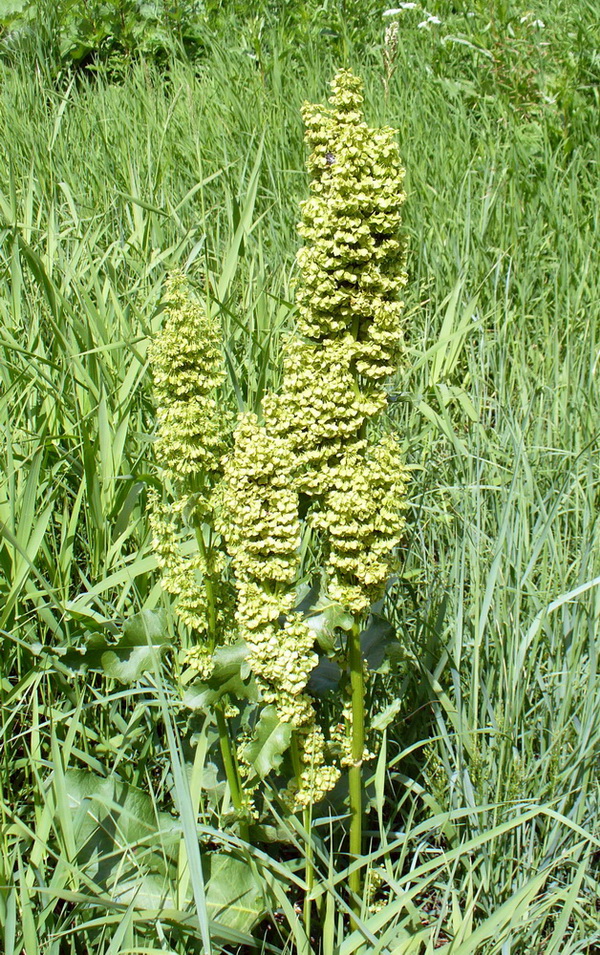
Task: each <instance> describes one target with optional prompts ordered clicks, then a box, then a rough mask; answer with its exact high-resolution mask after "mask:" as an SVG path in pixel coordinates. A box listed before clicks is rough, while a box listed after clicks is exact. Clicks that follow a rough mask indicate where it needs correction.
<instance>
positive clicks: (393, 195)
mask: <svg viewBox="0 0 600 955" xmlns="http://www.w3.org/2000/svg"><path fill="white" fill-rule="evenodd" d="M332 92H333V95H332V96H331V99H330V103H331V104H332V108H331V109H326V108H323V107H321V106H312V105H306V106H305V107H304V109H303V116H304V121H305V124H306V128H307V132H306V139H307V142H308V144H309V145H310V146H311V147H312V154H311V156H310V159H309V161H308V168H309V171H310V172H311V174H312V181H311V186H310V189H311V196H310V198H309V199H307V200H306V201H305V202H304V203H302V222H301V223H300V225H299V232H300V234H301V235H302V236H303V237H304V239H305V240H306V245H305V246H304V248H302V249H301V250H300V251H299V253H298V263H299V266H300V270H301V275H302V278H301V282H300V284H299V288H298V292H297V295H296V301H297V304H298V309H299V319H298V332H299V333H300V335H303V336H305V337H306V338H309V339H313V340H315V341H323V340H326V339H330V338H338V337H342V338H344V337H346V336H347V333H348V331H351V332H352V339H353V340H352V341H349V340H348V339H347V337H346V342H347V348H348V351H349V356H350V359H351V361H352V363H353V365H354V367H355V369H356V371H357V372H358V373H359V374H360V375H361V376H363V377H364V378H365V379H367V380H374V381H378V380H381V379H382V378H385V377H386V376H387V375H390V374H392V373H393V372H394V371H395V370H396V367H397V364H398V359H399V348H400V343H401V341H402V302H401V301H400V294H401V291H402V289H403V287H404V285H405V284H406V272H405V248H404V241H403V238H402V237H401V235H400V231H399V230H400V225H401V210H402V205H403V203H404V200H405V198H406V197H405V194H404V192H403V180H404V169H403V168H402V166H401V163H400V156H399V151H398V145H397V143H396V140H395V135H396V133H395V130H393V129H390V128H384V129H379V130H373V129H370V128H369V127H368V126H367V125H366V123H364V122H363V121H362V112H361V105H362V101H363V97H362V84H361V81H360V80H359V79H358V78H357V77H355V76H353V74H352V73H351V72H350V71H349V70H341V71H340V72H339V73H338V74H337V75H336V77H335V79H334V81H333V84H332Z"/></svg>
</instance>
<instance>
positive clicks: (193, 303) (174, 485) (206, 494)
mask: <svg viewBox="0 0 600 955" xmlns="http://www.w3.org/2000/svg"><path fill="white" fill-rule="evenodd" d="M164 316H165V317H164V321H163V326H162V329H161V332H160V334H159V335H158V336H157V338H156V340H155V341H154V342H153V343H152V345H151V348H150V364H151V368H152V372H153V378H154V392H155V396H156V399H157V419H158V436H157V441H156V455H157V458H158V461H159V463H160V464H161V466H162V471H163V477H164V479H165V484H166V485H167V486H170V489H171V490H173V491H174V493H175V501H174V502H172V503H171V504H169V505H166V504H163V503H161V502H160V501H159V499H158V496H157V495H156V494H151V495H150V500H149V504H150V520H151V527H152V532H153V549H154V553H155V555H156V558H157V563H158V565H159V567H160V569H161V572H162V583H163V587H164V589H165V590H166V591H167V593H169V594H171V595H172V596H174V597H175V598H176V604H175V610H176V612H177V614H178V616H179V618H180V619H181V621H182V623H184V624H185V625H186V626H187V627H189V628H190V629H191V630H193V631H194V633H195V638H196V640H197V641H198V644H197V646H196V647H195V648H194V649H193V652H192V654H191V656H190V660H189V663H190V665H192V666H193V667H194V668H195V669H196V670H197V671H198V672H199V673H201V675H203V676H207V675H208V673H209V672H210V668H211V666H212V664H211V663H210V656H211V654H212V651H213V649H214V645H215V642H216V640H217V637H218V640H219V642H227V641H228V640H229V639H230V638H231V633H232V626H233V607H232V594H231V588H230V587H229V585H228V583H227V582H226V579H225V569H226V568H225V555H224V554H223V552H222V551H220V550H219V548H218V546H216V545H215V541H214V539H213V537H212V535H211V534H210V533H209V535H208V537H209V540H210V541H211V543H210V546H206V545H205V544H204V531H203V528H202V522H203V521H205V520H207V519H210V518H211V517H212V510H213V496H214V489H215V486H216V485H218V482H219V480H220V477H221V474H222V466H221V458H222V456H223V454H224V452H225V450H226V449H227V447H228V444H229V435H230V433H231V430H232V426H233V421H232V419H231V416H230V415H228V413H227V412H226V411H224V410H223V409H222V406H221V405H220V403H219V402H218V401H217V398H216V391H217V389H218V387H219V386H220V385H221V384H222V382H223V381H224V378H225V372H224V367H223V356H222V352H221V341H222V335H221V329H220V327H219V324H218V322H217V321H216V320H215V319H214V318H213V317H212V316H211V315H210V314H209V313H208V312H207V311H206V309H204V308H203V306H202V305H201V303H200V302H199V301H198V299H197V298H196V297H195V296H194V295H193V293H192V290H191V288H190V285H189V283H188V280H187V279H186V277H185V276H184V275H183V274H182V273H181V272H174V273H173V274H171V276H170V277H169V278H168V280H167V282H166V286H165V295H164ZM217 543H218V542H217ZM199 545H202V546H199Z"/></svg>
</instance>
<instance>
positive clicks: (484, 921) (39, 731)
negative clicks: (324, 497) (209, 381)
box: [0, 2, 600, 955]
mask: <svg viewBox="0 0 600 955" xmlns="http://www.w3.org/2000/svg"><path fill="white" fill-rule="evenodd" d="M502 6H503V5H501V4H497V5H496V8H495V20H488V21H486V14H485V11H482V10H481V9H480V5H479V4H474V6H473V11H472V12H476V13H477V14H478V16H477V17H475V18H468V17H466V16H464V15H463V13H466V12H469V11H468V9H467V7H466V6H465V8H464V10H463V11H462V12H461V11H459V12H458V13H456V14H454V15H453V18H452V17H450V15H449V14H448V13H447V8H446V5H445V4H442V3H438V4H437V5H434V7H433V8H432V12H436V13H437V14H438V15H439V17H440V19H442V20H443V21H444V23H443V24H442V25H441V26H440V28H439V31H438V33H437V34H436V33H435V30H434V28H433V27H430V28H418V27H417V22H419V17H417V13H415V14H414V15H413V14H412V13H410V12H407V14H406V17H405V18H404V19H403V20H402V24H403V25H402V34H401V37H402V42H401V43H400V46H399V53H398V61H397V69H396V73H395V75H394V77H393V79H392V83H391V89H390V95H389V97H388V98H387V100H386V98H385V97H384V95H383V85H382V82H381V74H382V67H381V61H380V46H381V43H382V39H383V25H384V22H385V21H383V20H381V19H380V13H381V10H380V9H379V8H375V7H374V6H373V8H372V12H370V13H369V16H366V15H365V16H364V17H363V18H361V16H360V15H359V14H355V13H354V12H353V11H354V7H353V6H352V5H351V4H350V5H349V13H348V17H347V26H348V30H347V32H344V31H343V30H342V29H341V26H340V24H341V23H342V22H343V17H342V15H341V14H340V13H339V11H338V10H337V7H336V8H335V10H334V12H331V13H329V14H324V13H321V14H319V16H318V17H316V19H315V21H314V26H313V25H312V24H311V21H303V20H302V18H301V17H299V18H298V19H297V21H295V22H291V21H290V22H288V20H286V19H285V18H282V19H281V20H280V21H279V22H277V21H276V20H271V19H270V18H269V16H268V15H267V14H265V19H264V22H263V24H262V25H261V24H260V23H257V22H256V21H255V20H253V19H252V18H250V17H246V18H244V16H243V13H240V14H239V16H234V15H233V14H232V15H231V17H230V18H228V17H227V16H226V14H225V13H223V12H222V13H221V14H220V17H221V20H220V23H221V27H220V32H217V31H216V30H215V32H214V33H213V34H211V35H210V37H209V39H210V43H209V44H208V46H207V53H206V55H205V57H204V59H202V60H201V61H199V62H197V63H196V64H185V63H181V62H174V63H173V64H172V65H171V67H170V68H169V70H168V71H167V72H166V73H161V72H159V71H158V70H157V69H156V68H155V67H153V66H152V65H151V64H144V63H137V64H136V63H133V64H132V65H131V67H130V69H129V70H128V71H127V72H126V74H125V75H124V76H121V77H119V78H118V79H117V78H115V77H112V78H111V77H110V76H107V77H103V76H102V74H101V75H100V76H99V77H86V76H85V75H83V74H79V75H76V76H73V77H69V76H67V75H64V76H59V77H58V78H56V77H54V78H52V75H51V72H49V71H47V70H45V68H44V64H43V63H42V64H41V65H40V66H39V68H37V69H36V68H35V67H34V66H33V65H32V63H31V61H30V60H28V59H26V57H25V54H23V58H22V59H21V60H17V61H16V62H13V63H12V64H11V65H10V66H9V65H0V72H1V82H2V93H1V98H0V156H1V160H2V168H3V169H4V170H5V174H4V177H3V179H2V182H1V183H0V312H1V316H2V322H1V326H2V327H1V332H0V339H1V341H0V349H1V360H0V374H1V376H2V378H1V382H2V383H1V388H0V417H1V422H2V434H3V438H2V446H1V455H2V472H1V474H0V520H1V521H2V543H1V546H0V590H1V593H2V601H1V606H0V631H1V634H0V637H1V639H2V656H1V659H2V671H1V683H0V686H1V694H2V696H1V700H2V714H3V717H2V737H1V739H2V749H1V752H0V760H1V769H0V787H1V791H0V867H1V871H0V939H2V943H1V944H0V947H2V946H3V950H4V951H5V952H6V953H7V955H16V953H19V955H20V953H22V952H25V953H26V955H38V953H39V955H79V953H87V952H90V953H91V952H94V953H98V955H117V953H121V952H122V953H126V952H129V953H133V952H136V953H137V952H140V953H142V952H159V951H165V952H176V953H183V952H186V953H187V952H196V951H198V952H200V951H202V950H203V947H204V949H206V948H207V947H208V943H207V936H208V935H209V934H210V935H211V936H212V943H211V944H212V947H213V949H214V950H215V951H219V950H222V951H228V952H234V951H244V950H247V948H245V946H246V947H247V946H250V945H251V942H252V939H251V935H252V933H254V938H255V940H256V945H257V946H258V948H259V950H264V951H272V952H278V953H279V952H281V953H283V952H294V951H297V952H309V951H312V950H315V951H317V950H319V951H322V952H323V953H324V955H329V953H331V955H333V953H339V955H351V953H353V952H358V951H361V952H365V951H374V952H381V953H384V952H385V953H390V955H391V953H394V955H409V953H415V955H418V953H429V952H434V951H436V952H437V951H441V952H446V953H448V955H466V953H468V952H473V953H485V955H495V953H498V955H508V953H510V955H516V953H519V955H521V953H523V955H538V953H540V955H542V953H543V955H554V953H556V955H558V953H562V955H564V953H571V955H584V953H588V955H593V953H595V952H597V951H598V950H600V932H599V931H598V914H597V908H596V899H597V897H598V890H599V886H598V859H600V854H599V850H600V826H599V823H598V794H599V789H598V784H599V780H598V770H597V760H598V748H599V736H600V717H599V715H598V714H599V713H600V680H599V676H598V652H597V633H598V621H599V618H600V602H599V601H600V590H599V581H598V576H599V574H600V545H599V541H600V534H599V529H598V526H597V524H598V502H599V490H600V489H599V477H598V473H599V472H598V453H599V430H600V426H599V424H598V422H599V421H600V414H599V412H600V394H599V385H598V361H599V358H600V336H599V333H598V305H599V301H600V278H599V275H600V271H599V269H598V255H597V252H596V245H597V240H596V237H597V234H598V231H599V227H600V223H599V221H598V217H599V213H598V209H599V208H600V202H599V199H600V196H599V191H600V190H599V187H598V176H597V170H598V161H599V159H600V147H599V143H600V138H599V136H598V112H597V99H598V92H597V91H598V79H599V70H598V53H597V50H598V31H597V28H595V32H594V24H593V13H594V8H593V5H591V6H590V5H589V4H586V3H584V2H581V3H577V4H572V5H571V9H569V8H568V7H567V5H566V4H565V5H562V4H553V5H548V6H547V8H545V7H543V6H540V9H539V11H536V15H537V16H539V17H541V19H542V20H543V21H544V22H545V24H546V27H545V28H544V29H545V32H544V33H543V37H542V36H541V35H540V36H539V37H538V36H537V35H535V36H534V34H533V33H532V32H531V29H530V32H529V33H527V32H526V30H527V25H526V24H520V15H522V14H524V13H525V12H526V8H525V7H523V8H520V7H519V6H517V5H514V6H512V7H510V8H507V9H502ZM382 9H383V8H382ZM527 9H528V8H527ZM370 10H371V8H370ZM328 16H329V20H327V17H328ZM419 16H420V15H419ZM319 17H320V19H319ZM411 18H412V19H411ZM486 24H487V26H486ZM586 24H587V28H586V29H584V27H586ZM328 26H331V27H332V29H331V31H330V32H331V33H332V34H334V35H329V34H324V33H322V32H321V31H322V30H323V29H324V28H327V27H328ZM469 31H470V32H469ZM440 35H445V36H451V37H454V38H458V39H456V40H447V41H446V42H444V43H442V42H441V41H440ZM299 37H300V38H301V39H302V45H300V43H299V39H298V38H299ZM465 40H468V41H469V43H471V46H468V45H466V44H465V42H464V41H465ZM459 41H460V42H459ZM541 42H548V43H549V47H541V48H540V46H539V44H540V43H541ZM257 44H258V45H257ZM473 48H476V49H473ZM483 49H488V50H491V51H492V55H493V60H491V61H490V60H489V57H488V56H486V55H485V54H484V53H482V52H481V50H483ZM248 50H250V52H253V54H254V58H253V57H251V56H249V55H248ZM478 51H479V52H478ZM536 57H538V59H536ZM257 58H258V60H257ZM346 60H347V61H348V62H349V63H350V64H351V65H352V66H353V68H354V69H355V70H356V72H358V73H360V74H361V75H363V76H364V78H365V80H366V87H367V102H366V112H367V116H368V117H369V119H370V121H372V122H381V123H383V122H385V123H388V124H390V125H393V126H397V127H398V128H399V130H400V142H401V150H402V155H403V158H404V161H405V164H406V167H407V191H408V201H407V204H406V229H407V232H408V235H409V248H410V252H409V275H410V281H409V285H408V287H407V308H406V314H407V324H406V355H405V361H404V365H403V368H402V369H401V371H400V373H399V375H398V379H397V381H396V382H395V385H394V394H393V399H394V400H393V401H391V402H390V412H389V424H388V426H389V427H393V428H394V429H397V430H398V433H399V434H400V435H401V437H402V440H403V442H404V444H405V446H406V453H407V458H408V460H409V462H410V463H411V464H413V465H414V477H413V483H412V492H411V493H412V506H411V511H410V518H409V528H408V533H407V541H406V548H405V551H404V553H403V567H402V573H401V575H400V578H399V581H398V584H397V585H396V587H395V590H394V598H395V612H396V615H397V620H398V625H399V629H400V633H401V637H402V652H401V653H400V654H398V655H397V656H398V658H397V659H394V660H393V661H392V663H391V664H390V667H389V669H388V671H387V672H385V673H383V674H379V675H377V677H376V678H375V680H376V682H375V683H374V684H373V685H372V695H373V697H374V699H375V700H376V702H377V706H378V707H379V708H381V709H383V708H384V707H385V706H386V705H387V704H389V703H391V702H392V701H394V700H398V701H399V703H398V704H397V705H396V712H395V715H394V716H393V718H392V719H391V720H390V722H389V724H388V726H387V728H386V730H385V735H384V744H383V748H382V750H381V754H380V756H379V759H378V760H377V761H375V762H374V763H373V764H372V775H373V778H372V780H371V783H370V789H369V792H370V794H371V800H372V809H371V812H370V814H369V817H368V821H367V828H368V836H369V840H368V850H367V855H365V860H364V862H365V871H366V872H367V879H366V889H365V893H366V894H368V893H369V892H371V896H372V897H371V898H367V897H365V905H364V908H363V916H362V918H361V921H360V923H359V924H358V928H356V929H354V930H353V931H352V930H351V928H350V921H349V911H350V908H349V906H348V900H347V899H346V898H345V896H344V891H343V889H344V886H345V884H346V882H347V873H346V872H345V870H344V866H345V862H344V859H343V856H341V854H339V853H337V852H336V851H335V840H334V841H333V842H330V841H329V840H328V831H329V830H328V825H329V824H328V823H323V824H322V825H321V824H319V825H317V826H316V827H315V830H314V832H313V837H312V838H313V842H314V853H315V867H316V882H315V889H314V894H315V898H316V900H317V903H318V905H319V907H320V913H321V926H322V937H321V941H320V942H319V943H318V944H319V946H320V947H317V943H316V942H315V943H313V942H311V940H310V939H307V937H306V934H305V932H304V928H303V924H302V919H301V918H300V915H299V911H301V902H302V887H303V871H304V869H303V864H302V860H303V856H304V854H305V853H306V851H307V844H308V840H309V836H308V835H307V833H306V832H305V831H304V830H303V828H302V826H301V824H300V822H299V821H298V822H297V824H296V828H295V830H294V831H293V832H290V831H288V832H287V835H286V839H287V841H286V842H285V843H282V842H275V843H265V842H260V841H258V840H257V841H255V843H254V845H249V846H247V845H244V844H243V843H242V842H241V841H240V839H239V838H238V837H237V836H236V835H235V834H234V833H233V831H232V830H231V829H228V828H227V820H228V811H229V809H228V805H227V800H226V794H225V792H224V789H225V787H224V784H223V782H222V780H219V779H215V778H214V774H215V763H214V749H215V746H216V732H215V729H214V727H213V726H212V725H211V723H210V721H209V720H207V719H205V718H204V717H203V715H202V712H198V711H196V712H194V711H190V710H189V709H186V708H185V707H184V706H182V705H181V692H180V687H179V683H178V678H179V670H178V666H179V665H178V662H177V655H176V653H175V652H170V651H168V652H167V653H166V654H165V655H163V657H162V663H161V664H160V665H159V664H158V663H157V665H156V667H155V669H154V671H152V670H150V671H148V672H146V673H144V674H143V675H142V676H141V677H140V679H139V680H137V681H136V682H134V683H133V684H130V685H129V684H121V683H120V682H119V681H117V680H115V679H111V678H109V677H106V676H102V675H101V674H99V673H97V672H95V671H89V672H88V673H87V674H79V673H74V667H73V662H72V659H73V658H72V657H65V656H64V654H63V655H61V649H62V648H65V647H68V646H72V645H75V646H79V645H81V644H82V643H83V642H84V640H85V639H88V638H89V635H90V633H92V632H99V633H105V632H109V633H111V632H113V631H114V633H116V634H118V633H119V632H120V629H121V626H122V623H123V621H125V620H127V619H130V618H131V617H133V615H134V614H135V613H137V612H138V611H140V610H155V609H159V608H164V609H166V611H167V618H168V627H169V633H170V639H171V640H172V641H173V643H174V644H175V645H178V642H179V640H183V642H184V643H185V641H186V640H187V639H188V637H187V635H186V634H185V633H182V634H178V633H177V628H176V625H175V622H174V619H173V618H172V616H171V615H170V612H169V608H168V605H167V603H166V601H165V598H164V596H163V595H162V592H161V589H160V585H159V583H158V576H157V573H156V568H155V562H154V558H153V556H152V553H151V550H150V547H149V531H148V522H147V514H146V510H145V499H146V488H147V486H148V484H152V483H153V482H155V481H156V472H155V466H154V462H153V452H152V441H151V438H152V433H153V429H154V414H153V403H152V395H151V389H150V382H149V376H148V373H147V364H146V351H147V344H148V339H149V337H150V336H151V335H152V334H154V333H155V332H156V330H157V329H158V327H159V325H160V321H161V316H160V312H159V300H160V291H161V285H162V281H163V279H164V276H165V274H166V271H167V270H168V269H169V268H171V267H173V266H182V267H184V268H186V269H187V270H188V271H189V272H190V274H191V275H192V277H193V279H194V281H195V282H196V283H197V284H198V285H199V286H201V287H202V288H204V289H208V290H209V291H210V293H211V295H212V296H213V297H214V298H215V299H216V300H217V301H218V302H219V303H220V305H221V314H222V319H223V324H224V329H225V334H226V347H227V355H228V361H229V369H230V373H231V374H230V377H231V399H232V402H236V401H237V402H238V403H239V404H240V405H247V406H251V407H256V406H257V404H258V402H259V401H260V397H261V395H262V394H263V392H264V391H265V390H267V389H269V388H271V387H276V386H277V383H278V374H279V372H278V354H279V343H280V337H281V335H282V333H283V332H284V331H285V329H286V327H289V325H290V322H291V320H292V318H293V307H292V305H291V303H292V302H293V276H294V253H295V250H296V248H297V246H298V239H297V237H296V234H295V222H296V220H297V218H298V202H299V201H300V200H301V199H302V198H303V197H304V195H305V194H306V178H305V173H304V166H303V162H304V145H303V141H302V135H303V132H302V123H301V118H300V114H299V107H300V105H301V103H302V101H303V100H304V99H310V100H315V101H318V100H320V99H322V98H323V97H324V96H325V95H326V91H327V83H328V81H329V79H330V78H331V75H332V74H333V71H334V69H335V67H336V66H337V65H338V64H339V63H341V62H346ZM529 70H531V71H532V72H531V75H530V74H529V72H528V71H529ZM83 771H87V772H88V773H89V774H94V776H92V775H88V776H84V775H83ZM85 780H87V783H86V785H88V786H92V788H93V787H94V786H95V790H94V791H93V792H90V791H89V790H86V789H85V786H84V781H85ZM102 780H114V781H115V782H114V785H115V787H116V788H115V789H114V790H111V789H110V786H112V782H111V783H110V784H108V783H105V784H104V785H103V784H101V781H102ZM86 794H87V800H86ZM272 798H273V811H274V814H277V811H278V810H277V800H276V794H275V793H274V794H273V797H272ZM94 819H99V820H100V823H101V825H100V826H99V828H97V827H96V826H95V823H94V822H93V820H94ZM286 825H287V827H288V830H289V827H290V826H291V825H292V823H291V822H290V821H289V820H288V822H287V823H286ZM159 834H160V835H159ZM198 834H199V835H200V842H199V841H198ZM198 847H199V848H198ZM217 848H222V849H223V848H225V849H227V850H228V851H230V852H231V853H233V855H234V856H235V857H236V861H237V860H242V862H243V864H244V866H245V869H244V871H245V873H246V875H244V877H243V878H244V879H247V882H244V892H246V894H245V895H243V897H242V898H241V900H240V904H239V906H238V907H237V908H235V907H234V909H235V911H233V912H230V913H229V915H228V916H227V915H224V913H223V912H219V905H218V893H217V894H215V893H216V891H217V889H218V877H217V876H214V877H213V875H212V874H211V873H210V872H209V871H208V869H207V868H206V864H205V869H204V874H203V869H202V859H201V856H203V857H204V856H206V857H207V856H208V855H209V854H210V852H211V851H213V850H215V849H217ZM235 877H236V878H237V879H239V880H240V885H241V884H242V881H243V880H242V875H241V870H236V876H235ZM373 878H375V879H376V880H378V884H379V887H378V888H377V889H375V888H373V889H372V890H371V889H370V887H369V886H370V882H371V881H372V880H373ZM211 879H212V880H213V881H212V886H213V888H212V889H211ZM205 882H206V883H207V885H208V888H207V885H205ZM157 886H158V888H157ZM161 892H163V893H164V895H163V898H162V906H161V905H159V901H160V893H161ZM136 893H137V894H136ZM157 893H158V895H157ZM259 896H260V897H261V898H262V899H263V901H262V902H260V903H257V902H256V899H257V898H258V897H259ZM298 901H300V908H298V905H297V904H296V903H297V902H298ZM369 902H376V906H375V907H376V908H377V909H378V911H374V908H369ZM246 907H247V908H248V910H249V911H250V912H252V911H255V910H258V911H261V910H262V911H263V912H264V914H265V919H264V920H261V921H259V922H258V923H257V925H255V926H254V928H252V919H251V918H250V919H249V920H248V919H246V920H245V919H244V917H243V910H244V909H245V908H246Z"/></svg>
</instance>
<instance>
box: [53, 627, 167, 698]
mask: <svg viewBox="0 0 600 955" xmlns="http://www.w3.org/2000/svg"><path fill="white" fill-rule="evenodd" d="M107 629H108V628H104V632H100V633H93V634H91V635H90V636H89V637H88V639H87V641H86V643H85V645H84V646H83V647H82V648H76V647H75V648H70V649H69V650H67V652H66V653H65V654H64V655H62V660H61V662H62V663H63V664H64V665H65V666H67V667H69V668H70V669H71V670H73V671H74V672H77V673H85V672H86V671H87V670H103V671H104V672H105V673H106V675H107V676H111V677H113V678H114V679H116V680H119V681H120V682H121V683H134V682H135V681H136V680H139V678H140V677H141V675H142V673H144V672H145V671H146V670H152V669H153V668H154V666H155V663H156V659H157V656H159V655H160V654H161V653H162V652H163V651H164V650H165V649H166V648H167V647H168V646H169V640H168V637H167V633H166V629H165V624H164V617H163V615H162V614H161V613H157V612H155V611H152V610H142V611H141V612H140V613H138V614H136V615H135V616H134V617H132V618H131V619H130V620H128V621H127V623H126V624H125V626H124V628H123V634H122V636H121V637H120V639H118V640H117V641H116V643H113V642H110V641H109V639H108V638H107V636H106V630H107Z"/></svg>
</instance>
